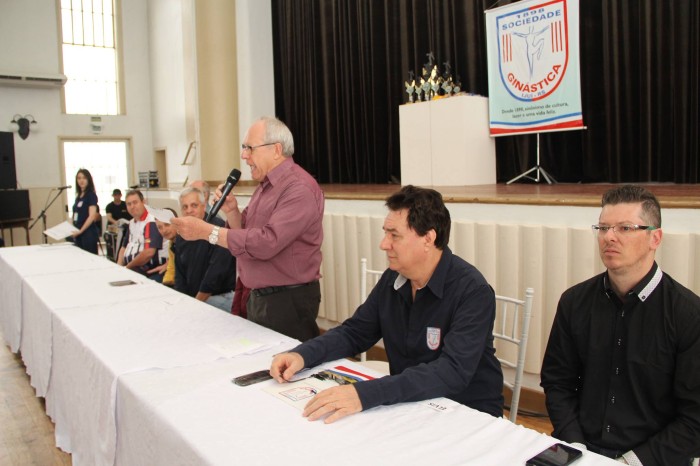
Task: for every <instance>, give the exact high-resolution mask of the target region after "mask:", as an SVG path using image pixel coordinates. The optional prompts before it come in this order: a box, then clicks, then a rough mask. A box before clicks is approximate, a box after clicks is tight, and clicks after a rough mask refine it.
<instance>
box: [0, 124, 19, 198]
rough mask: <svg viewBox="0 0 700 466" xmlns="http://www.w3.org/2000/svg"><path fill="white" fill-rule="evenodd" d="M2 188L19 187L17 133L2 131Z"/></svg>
mask: <svg viewBox="0 0 700 466" xmlns="http://www.w3.org/2000/svg"><path fill="white" fill-rule="evenodd" d="M0 189H17V169H16V168H15V135H14V134H13V133H8V132H4V131H0Z"/></svg>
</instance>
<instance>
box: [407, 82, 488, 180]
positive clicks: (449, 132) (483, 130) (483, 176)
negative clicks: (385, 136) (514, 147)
mask: <svg viewBox="0 0 700 466" xmlns="http://www.w3.org/2000/svg"><path fill="white" fill-rule="evenodd" d="M399 130H400V139H401V184H403V185H407V184H414V185H419V186H465V185H478V184H495V183H496V142H495V140H494V139H493V138H491V137H490V136H489V124H488V99H487V98H486V97H480V96H467V95H461V96H455V97H449V98H445V99H439V100H434V101H430V102H418V103H414V104H406V105H401V106H400V107H399Z"/></svg>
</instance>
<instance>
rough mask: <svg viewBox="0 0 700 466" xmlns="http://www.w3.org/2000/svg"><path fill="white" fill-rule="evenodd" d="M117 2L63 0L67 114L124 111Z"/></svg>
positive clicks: (105, 113) (100, 113)
mask: <svg viewBox="0 0 700 466" xmlns="http://www.w3.org/2000/svg"><path fill="white" fill-rule="evenodd" d="M116 1H117V0H61V32H62V35H63V39H62V40H63V73H64V74H65V75H66V76H67V77H68V82H67V83H66V85H65V87H64V92H65V102H66V113H69V114H89V115H118V114H119V113H120V110H121V109H120V105H119V79H118V75H119V73H118V66H117V63H118V55H117V46H116V44H117V40H116V29H117V28H116V27H115V25H116V16H115V3H116Z"/></svg>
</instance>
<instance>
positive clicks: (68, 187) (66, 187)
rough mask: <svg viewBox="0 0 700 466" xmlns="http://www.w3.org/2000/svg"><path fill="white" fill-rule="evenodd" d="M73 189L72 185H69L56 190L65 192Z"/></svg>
mask: <svg viewBox="0 0 700 466" xmlns="http://www.w3.org/2000/svg"><path fill="white" fill-rule="evenodd" d="M72 187H73V186H72V185H68V186H59V187H58V188H56V189H58V190H59V191H63V190H64V189H70V188H72Z"/></svg>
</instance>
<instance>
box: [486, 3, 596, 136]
mask: <svg viewBox="0 0 700 466" xmlns="http://www.w3.org/2000/svg"><path fill="white" fill-rule="evenodd" d="M578 8H579V2H578V0H539V1H536V0H523V1H521V2H518V3H514V4H511V5H506V6H503V7H499V8H494V9H493V10H488V11H486V12H485V14H486V48H487V58H488V76H489V129H490V133H491V135H492V136H506V135H511V134H523V133H541V132H545V131H561V130H568V129H582V128H583V113H582V111H581V82H580V66H579V13H578Z"/></svg>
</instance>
